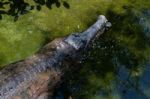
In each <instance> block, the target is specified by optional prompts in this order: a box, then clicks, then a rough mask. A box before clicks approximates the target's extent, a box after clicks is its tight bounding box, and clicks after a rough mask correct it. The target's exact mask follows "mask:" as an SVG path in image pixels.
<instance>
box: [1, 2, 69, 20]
mask: <svg viewBox="0 0 150 99" xmlns="http://www.w3.org/2000/svg"><path fill="white" fill-rule="evenodd" d="M31 2H34V3H31ZM61 4H62V5H63V6H64V7H65V8H67V9H69V8H70V5H69V4H68V3H67V1H64V0H32V1H29V2H27V1H25V0H8V1H5V0H1V1H0V19H2V15H3V14H7V15H10V16H13V17H14V21H17V20H18V18H19V16H21V15H24V14H26V13H28V12H30V10H33V9H36V10H38V11H40V10H41V8H42V6H46V7H47V8H49V9H52V5H56V7H58V8H59V7H60V6H61Z"/></svg>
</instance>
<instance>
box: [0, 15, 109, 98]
mask: <svg viewBox="0 0 150 99" xmlns="http://www.w3.org/2000/svg"><path fill="white" fill-rule="evenodd" d="M109 27H111V23H110V22H108V20H107V19H106V17H105V16H104V15H100V16H99V18H98V20H97V21H96V23H95V24H93V25H92V26H91V27H89V28H88V29H87V30H86V31H84V32H83V33H73V34H71V35H69V36H67V37H64V38H59V39H55V40H53V41H52V42H50V43H48V44H46V45H45V46H44V47H43V48H41V49H40V50H39V51H38V52H37V53H35V54H34V55H32V56H30V57H27V58H26V59H24V60H21V61H18V62H15V63H11V64H8V65H7V66H5V68H3V69H1V70H0V99H47V98H48V94H50V93H47V92H49V91H52V90H53V88H54V87H55V86H56V85H57V84H59V83H60V82H61V77H62V75H63V74H64V73H63V71H62V68H60V64H61V63H62V61H63V60H64V59H66V58H69V57H74V56H76V54H77V53H79V52H80V51H82V50H83V49H85V48H86V47H87V45H88V44H89V43H90V42H91V41H93V40H94V38H95V37H96V36H97V35H101V34H102V33H104V31H105V30H107V29H108V28H109ZM48 99H50V98H48Z"/></svg>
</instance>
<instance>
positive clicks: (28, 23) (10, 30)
mask: <svg viewBox="0 0 150 99" xmlns="http://www.w3.org/2000/svg"><path fill="white" fill-rule="evenodd" d="M67 3H68V4H69V8H66V7H64V6H62V5H63V4H61V6H60V7H59V8H57V7H56V5H55V4H54V5H52V9H51V10H50V9H48V8H47V7H45V6H42V9H41V10H40V11H37V10H31V11H30V13H27V14H25V15H22V16H20V17H19V19H18V21H16V22H14V21H13V18H12V17H11V16H7V15H3V19H2V20H1V21H0V26H1V27H0V45H1V47H0V65H1V66H3V65H4V64H8V63H11V62H14V61H17V60H20V59H23V58H25V57H27V56H29V55H31V54H33V53H35V52H36V51H37V50H38V49H40V48H41V47H42V46H43V45H44V44H46V43H47V42H48V41H51V40H52V39H54V38H56V37H62V36H65V35H68V34H69V33H72V32H82V31H83V30H85V29H86V28H88V27H89V26H90V25H91V24H93V23H94V22H95V20H96V18H97V16H98V15H99V14H104V15H106V17H107V18H108V20H110V21H111V23H112V28H111V29H110V30H109V31H108V32H107V33H105V34H104V35H103V36H101V37H100V38H98V39H97V40H96V41H95V42H94V44H93V45H91V46H90V48H89V49H90V51H88V52H86V53H84V55H83V57H81V59H82V60H79V61H77V62H76V63H74V64H72V66H71V67H76V68H74V70H73V71H72V70H70V71H68V72H67V73H66V75H67V76H65V78H63V80H64V83H62V84H61V85H60V87H59V88H58V89H57V90H56V92H55V96H54V97H55V98H56V99H67V98H70V99H71V98H75V99H150V95H149V94H150V79H149V76H150V1H149V0H119V1H118V0H67ZM68 75H70V76H68Z"/></svg>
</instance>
